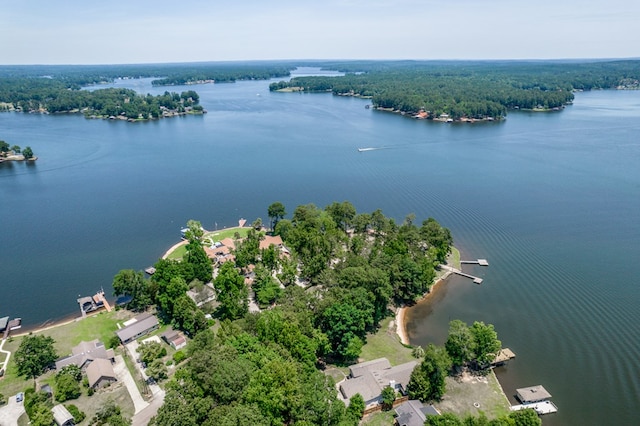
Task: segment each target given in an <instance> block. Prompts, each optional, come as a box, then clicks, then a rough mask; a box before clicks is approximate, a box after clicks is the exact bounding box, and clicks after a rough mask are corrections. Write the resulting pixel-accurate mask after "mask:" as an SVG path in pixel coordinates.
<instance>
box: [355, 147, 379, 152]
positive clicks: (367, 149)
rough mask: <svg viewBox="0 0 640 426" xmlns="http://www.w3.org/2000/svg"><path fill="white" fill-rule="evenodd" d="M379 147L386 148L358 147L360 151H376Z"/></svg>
mask: <svg viewBox="0 0 640 426" xmlns="http://www.w3.org/2000/svg"><path fill="white" fill-rule="evenodd" d="M378 149H384V148H358V152H365V151H376V150H378Z"/></svg>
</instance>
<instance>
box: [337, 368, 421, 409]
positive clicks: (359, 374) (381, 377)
mask: <svg viewBox="0 0 640 426" xmlns="http://www.w3.org/2000/svg"><path fill="white" fill-rule="evenodd" d="M417 364H418V362H417V361H409V362H407V363H404V364H400V365H396V366H395V367H392V366H391V364H390V363H389V360H387V359H386V358H379V359H375V360H372V361H367V362H362V363H359V364H355V365H352V366H351V367H350V368H349V373H350V374H349V378H347V379H346V380H343V381H342V382H340V392H341V393H342V396H343V397H344V398H346V399H350V398H351V397H352V396H354V395H355V394H357V393H359V394H360V395H361V396H362V398H363V399H364V402H365V406H366V407H367V408H370V407H372V406H375V405H378V404H380V403H381V402H382V390H383V389H384V388H385V387H387V386H391V387H392V388H393V389H394V390H395V391H396V392H400V393H401V394H402V395H406V393H407V385H408V384H409V379H410V378H411V373H412V372H413V369H414V368H415V366H416V365H417Z"/></svg>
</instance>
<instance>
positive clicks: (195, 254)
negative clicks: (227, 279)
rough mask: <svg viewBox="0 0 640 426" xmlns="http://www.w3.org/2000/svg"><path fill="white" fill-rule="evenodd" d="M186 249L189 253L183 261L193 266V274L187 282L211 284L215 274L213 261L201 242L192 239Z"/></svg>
mask: <svg viewBox="0 0 640 426" xmlns="http://www.w3.org/2000/svg"><path fill="white" fill-rule="evenodd" d="M186 248H187V253H186V255H185V257H184V259H183V261H184V262H186V263H187V264H189V265H191V266H192V274H191V276H189V277H187V278H186V280H187V281H189V282H191V281H193V280H194V279H197V280H200V281H202V282H203V283H208V282H210V281H211V279H212V273H213V269H212V265H211V259H209V256H207V253H206V252H205V251H204V248H203V247H202V243H201V242H200V240H196V239H190V240H189V244H187V247H186Z"/></svg>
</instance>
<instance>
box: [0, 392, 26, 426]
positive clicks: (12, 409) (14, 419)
mask: <svg viewBox="0 0 640 426" xmlns="http://www.w3.org/2000/svg"><path fill="white" fill-rule="evenodd" d="M23 414H24V405H23V403H22V402H16V396H15V395H11V396H10V397H9V402H8V403H6V404H5V405H3V406H1V407H0V426H18V419H19V418H20V416H21V415H23Z"/></svg>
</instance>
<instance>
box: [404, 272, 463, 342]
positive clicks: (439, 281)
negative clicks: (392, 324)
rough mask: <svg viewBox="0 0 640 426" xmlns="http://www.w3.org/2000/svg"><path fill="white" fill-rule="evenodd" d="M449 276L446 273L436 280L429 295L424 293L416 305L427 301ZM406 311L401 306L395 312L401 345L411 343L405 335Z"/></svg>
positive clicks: (448, 273)
mask: <svg viewBox="0 0 640 426" xmlns="http://www.w3.org/2000/svg"><path fill="white" fill-rule="evenodd" d="M449 275H451V272H446V273H445V274H444V275H442V276H441V277H439V278H438V279H436V281H435V282H434V283H433V285H432V286H431V288H430V289H429V293H426V294H425V295H424V296H422V298H421V299H420V300H418V302H417V303H420V302H422V301H424V300H427V299H428V298H429V296H431V293H433V290H435V288H436V286H438V285H439V284H440V283H441V282H444V281H446V279H447V278H448V277H449ZM406 309H407V307H406V306H403V307H401V308H398V310H397V311H396V334H397V335H398V337H399V338H400V342H402V344H403V345H410V344H411V343H410V342H409V335H408V334H407V327H406V324H405V322H406V321H405V320H406V318H405V317H406V313H407V312H406Z"/></svg>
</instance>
